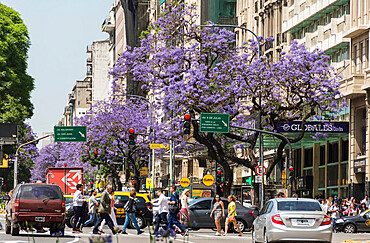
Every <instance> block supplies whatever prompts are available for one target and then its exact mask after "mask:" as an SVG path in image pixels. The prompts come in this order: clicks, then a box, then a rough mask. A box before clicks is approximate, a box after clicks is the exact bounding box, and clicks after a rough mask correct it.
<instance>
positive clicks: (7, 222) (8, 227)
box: [5, 220, 12, 235]
mask: <svg viewBox="0 0 370 243" xmlns="http://www.w3.org/2000/svg"><path fill="white" fill-rule="evenodd" d="M11 230H12V225H11V223H10V221H9V220H6V222H5V233H6V234H8V235H9V234H10V233H11Z"/></svg>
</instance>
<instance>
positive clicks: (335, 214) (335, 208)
mask: <svg viewBox="0 0 370 243" xmlns="http://www.w3.org/2000/svg"><path fill="white" fill-rule="evenodd" d="M328 212H329V213H331V220H332V221H333V228H332V230H333V231H334V224H335V220H337V219H339V218H340V207H339V202H338V200H335V201H334V204H333V205H332V206H330V207H329V209H328Z"/></svg>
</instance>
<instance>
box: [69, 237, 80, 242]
mask: <svg viewBox="0 0 370 243" xmlns="http://www.w3.org/2000/svg"><path fill="white" fill-rule="evenodd" d="M79 239H80V237H78V236H76V237H75V239H74V240H72V241H68V242H67V243H74V242H78V240H79Z"/></svg>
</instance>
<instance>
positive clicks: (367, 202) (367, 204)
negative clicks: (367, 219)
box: [361, 195, 370, 208]
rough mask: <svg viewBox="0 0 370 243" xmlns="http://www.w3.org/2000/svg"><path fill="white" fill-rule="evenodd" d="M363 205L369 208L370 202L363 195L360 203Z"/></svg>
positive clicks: (366, 196)
mask: <svg viewBox="0 0 370 243" xmlns="http://www.w3.org/2000/svg"><path fill="white" fill-rule="evenodd" d="M363 203H365V204H366V208H369V205H370V200H369V197H368V195H365V198H364V199H363V200H362V201H361V204H363Z"/></svg>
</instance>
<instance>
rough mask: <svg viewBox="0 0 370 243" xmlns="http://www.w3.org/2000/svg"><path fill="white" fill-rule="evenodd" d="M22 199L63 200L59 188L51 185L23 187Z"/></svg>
mask: <svg viewBox="0 0 370 243" xmlns="http://www.w3.org/2000/svg"><path fill="white" fill-rule="evenodd" d="M19 198H20V199H41V200H43V199H50V200H53V199H59V200H63V195H62V191H61V190H60V188H59V187H56V186H49V185H26V186H22V187H21V193H20V196H19Z"/></svg>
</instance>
